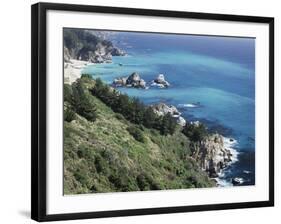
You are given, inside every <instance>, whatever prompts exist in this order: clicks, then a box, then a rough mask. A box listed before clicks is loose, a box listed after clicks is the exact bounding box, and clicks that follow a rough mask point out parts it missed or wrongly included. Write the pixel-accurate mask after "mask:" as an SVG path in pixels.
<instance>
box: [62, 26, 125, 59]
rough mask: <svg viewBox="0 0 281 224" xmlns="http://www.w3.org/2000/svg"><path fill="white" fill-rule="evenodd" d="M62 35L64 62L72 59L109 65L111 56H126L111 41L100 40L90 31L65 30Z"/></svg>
mask: <svg viewBox="0 0 281 224" xmlns="http://www.w3.org/2000/svg"><path fill="white" fill-rule="evenodd" d="M63 34H64V35H63V39H64V61H65V62H69V61H70V59H74V60H81V61H87V62H90V63H104V62H106V63H110V62H111V61H112V56H124V55H126V53H125V52H124V51H123V50H121V49H119V48H118V47H116V46H114V45H113V43H112V42H111V41H109V40H106V39H103V38H101V37H100V36H99V35H96V34H95V33H94V32H91V31H90V30H80V29H71V28H67V29H65V30H64V33H63Z"/></svg>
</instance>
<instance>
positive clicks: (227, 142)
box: [214, 136, 239, 187]
mask: <svg viewBox="0 0 281 224" xmlns="http://www.w3.org/2000/svg"><path fill="white" fill-rule="evenodd" d="M231 140H232V141H231ZM223 143H224V148H225V149H227V150H229V151H230V153H231V155H232V156H231V162H229V163H228V166H227V167H225V168H224V169H222V170H221V172H220V173H219V175H218V177H216V178H214V179H215V180H216V182H217V187H232V186H234V185H233V183H232V182H231V181H227V180H226V179H225V178H224V177H225V171H226V168H229V167H230V166H231V165H232V164H234V163H236V162H238V154H239V152H238V151H237V150H236V149H235V146H236V145H237V144H238V142H237V140H235V139H233V138H230V137H224V136H223Z"/></svg>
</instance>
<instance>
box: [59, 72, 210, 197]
mask: <svg viewBox="0 0 281 224" xmlns="http://www.w3.org/2000/svg"><path fill="white" fill-rule="evenodd" d="M99 85H100V86H102V87H103V88H99V87H98V88H97V86H99ZM93 91H94V93H93ZM95 91H100V93H99V97H97V96H96V92H95ZM112 92H114V93H115V94H110V93H112ZM103 94H104V95H103ZM102 96H104V97H106V99H107V101H105V100H104V99H105V98H102ZM114 101H117V102H118V103H117V105H118V107H117V106H116V107H113V106H110V105H109V103H105V102H111V105H114ZM128 102H130V103H128ZM115 103H116V102H115ZM123 103H127V104H126V105H127V106H129V108H130V109H132V110H133V111H134V112H133V113H132V111H129V109H128V108H127V109H126V107H125V106H124V105H123ZM86 104H87V105H86ZM64 105H65V107H64V109H65V113H66V111H67V110H72V111H73V112H74V115H75V116H74V117H71V116H70V117H71V119H67V120H66V119H65V121H64V193H65V194H83V193H93V192H120V191H146V190H161V189H180V188H194V187H196V188H198V187H211V186H215V183H214V182H213V181H212V180H211V179H210V178H209V177H208V175H207V173H206V172H203V171H202V170H201V169H200V168H199V166H198V164H197V162H196V161H195V160H194V159H192V158H191V157H190V154H191V151H190V144H191V142H190V140H189V138H187V137H186V136H185V135H184V134H183V133H182V130H181V128H180V127H179V126H178V125H174V127H173V128H172V129H174V130H173V131H172V130H170V129H169V128H167V130H165V131H164V132H165V135H164V134H163V133H161V132H163V131H161V129H160V128H159V127H163V124H162V123H169V122H170V121H169V118H167V117H166V118H165V119H164V118H159V117H157V116H155V114H154V113H151V112H153V111H151V109H149V108H146V107H144V106H143V105H142V104H141V103H140V102H139V101H137V100H136V99H131V98H130V97H128V96H126V95H122V94H119V97H118V92H117V91H115V90H114V89H111V88H109V87H108V86H106V85H104V84H103V83H102V82H101V81H99V80H97V81H95V80H92V79H91V77H89V76H87V75H83V76H82V77H81V79H79V80H77V81H76V82H75V83H73V84H72V85H65V86H64ZM125 110H127V112H128V113H129V114H130V115H127V114H126V113H125V112H124V111H125ZM136 111H138V112H136ZM67 113H69V112H67ZM93 114H94V116H93ZM142 114H148V115H149V116H150V118H149V116H145V118H146V119H143V118H144V117H143V116H144V115H142ZM92 117H95V119H94V122H93V119H92ZM65 118H66V116H65ZM157 119H158V120H157ZM69 121H71V122H69ZM148 121H151V123H150V122H148ZM156 124H158V125H159V127H158V128H156V126H157V125H156ZM165 127H166V126H165Z"/></svg>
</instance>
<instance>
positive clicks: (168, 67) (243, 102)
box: [83, 32, 255, 185]
mask: <svg viewBox="0 0 281 224" xmlns="http://www.w3.org/2000/svg"><path fill="white" fill-rule="evenodd" d="M112 41H113V42H114V43H115V45H118V46H119V47H120V48H122V49H125V50H126V51H127V53H128V56H124V57H113V63H111V64H95V65H90V66H88V67H86V68H85V69H84V71H83V72H85V73H90V74H92V75H93V76H94V77H100V78H101V79H102V80H103V81H105V82H107V83H108V84H111V83H112V81H113V79H114V78H116V77H120V76H128V75H130V74H131V73H133V72H138V73H139V74H140V75H141V78H143V79H144V80H145V81H146V82H147V83H149V82H150V81H152V80H153V79H154V78H155V77H157V75H158V74H159V73H162V74H164V75H165V79H166V80H167V81H168V82H169V83H170V84H171V86H170V87H169V88H168V89H158V88H149V89H146V90H144V89H132V88H119V90H120V91H122V92H124V93H127V94H128V95H130V96H136V97H139V98H140V99H141V100H142V101H143V102H145V103H146V104H152V103H156V102H160V101H161V102H165V103H168V104H173V105H175V106H177V107H178V109H179V110H180V111H181V112H182V113H183V116H184V117H185V118H186V119H187V120H189V121H191V120H200V121H202V122H204V123H205V124H206V125H207V126H208V127H209V129H211V130H214V131H218V132H219V133H221V134H223V135H225V136H227V137H232V138H235V139H236V140H237V141H238V145H237V146H236V149H237V150H238V151H239V152H240V154H239V157H240V159H239V161H238V162H237V163H235V164H234V165H233V166H232V167H230V168H229V169H228V170H227V172H226V173H227V175H225V177H224V178H226V179H230V178H232V177H235V176H239V177H243V178H244V179H245V183H244V184H245V185H249V184H254V179H255V169H254V165H255V163H254V151H255V39H251V38H230V37H211V36H194V35H167V34H148V33H128V32H116V33H115V35H113V36H112ZM120 63H121V64H122V66H120V65H119V64H120ZM198 102H199V103H200V106H198V107H187V106H188V105H187V104H195V103H198ZM245 170H246V171H250V172H245Z"/></svg>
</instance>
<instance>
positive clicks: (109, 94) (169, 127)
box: [91, 79, 177, 135]
mask: <svg viewBox="0 0 281 224" xmlns="http://www.w3.org/2000/svg"><path fill="white" fill-rule="evenodd" d="M91 92H92V94H93V95H94V96H96V97H98V98H99V99H100V100H102V101H103V102H104V103H105V104H106V105H107V106H109V107H110V108H111V109H112V110H113V111H114V112H116V113H120V114H122V115H123V116H124V117H125V118H126V119H127V120H128V121H130V122H132V123H134V124H138V125H143V126H145V127H146V128H154V129H157V130H159V131H160V132H161V134H162V135H167V134H173V133H174V131H175V130H176V125H177V124H176V121H175V120H174V119H173V118H172V116H171V115H170V114H166V115H165V116H163V117H159V116H157V115H156V114H155V113H154V112H153V110H152V108H151V107H146V106H145V105H144V104H143V103H142V102H140V101H139V99H138V98H131V97H129V96H128V95H126V94H122V93H120V92H118V91H116V90H115V89H112V88H110V87H109V86H108V85H106V84H104V83H103V82H102V81H101V79H97V80H96V84H95V86H94V88H92V90H91Z"/></svg>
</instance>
